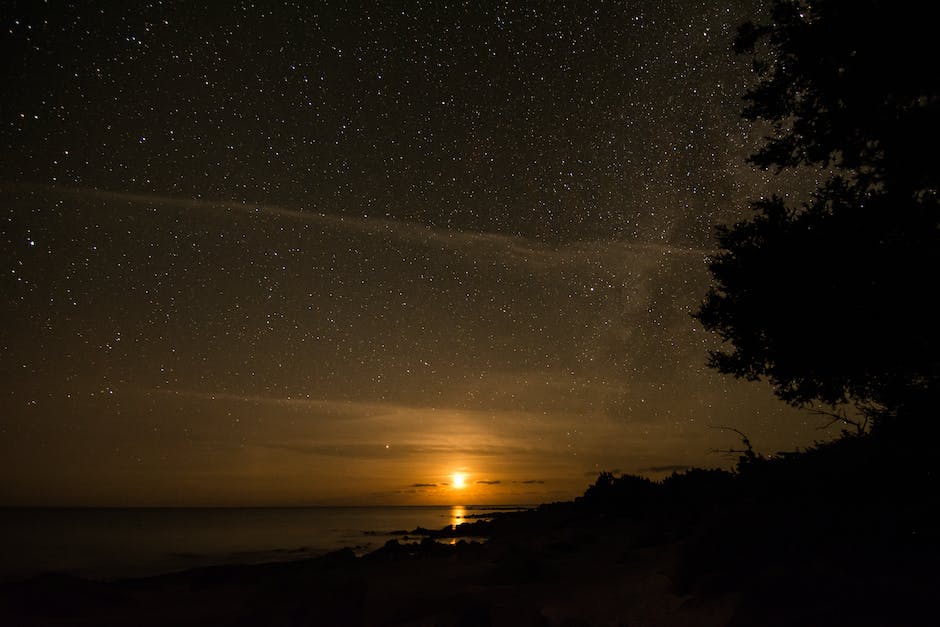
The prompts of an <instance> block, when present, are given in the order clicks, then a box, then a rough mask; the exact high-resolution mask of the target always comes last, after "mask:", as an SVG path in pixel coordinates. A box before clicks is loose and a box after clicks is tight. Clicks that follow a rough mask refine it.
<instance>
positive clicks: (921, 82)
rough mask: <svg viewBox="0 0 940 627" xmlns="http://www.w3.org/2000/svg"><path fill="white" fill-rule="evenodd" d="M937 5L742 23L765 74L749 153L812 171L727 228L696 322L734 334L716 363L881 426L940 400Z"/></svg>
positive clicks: (821, 0)
mask: <svg viewBox="0 0 940 627" xmlns="http://www.w3.org/2000/svg"><path fill="white" fill-rule="evenodd" d="M929 6H930V5H929V3H919V2H913V1H898V0H815V1H813V2H808V1H798V0H775V1H774V2H773V4H772V7H771V16H770V21H769V22H768V23H766V24H753V23H747V24H744V25H743V26H741V27H740V29H739V31H738V37H737V40H736V42H735V48H736V51H737V52H738V53H742V54H749V55H751V56H752V58H753V67H754V71H755V73H756V75H757V79H758V80H757V83H756V85H755V86H754V87H753V88H752V89H751V90H750V91H748V92H747V94H746V95H745V101H746V106H745V109H744V113H743V115H744V117H745V118H746V119H748V120H752V121H763V123H765V124H768V126H769V129H770V134H769V136H768V137H766V138H765V141H764V143H763V146H762V147H761V148H760V149H759V150H758V152H757V153H756V154H754V155H752V156H751V158H750V161H751V162H752V163H753V164H755V165H757V166H759V167H761V168H764V169H769V168H775V169H776V170H777V171H779V170H781V169H785V168H806V171H807V172H811V173H813V175H814V176H818V177H820V179H821V181H822V182H821V183H819V184H818V186H817V187H816V189H815V191H814V192H813V193H812V195H811V196H810V199H809V200H808V201H806V202H804V203H802V204H800V205H799V206H791V205H788V203H787V202H786V201H785V200H784V199H782V198H779V197H776V196H772V197H769V198H763V199H760V200H758V201H755V202H753V203H752V208H753V211H754V214H753V215H752V217H751V218H750V219H749V220H746V221H743V222H740V223H738V224H735V225H734V226H732V227H719V230H718V240H719V244H720V247H721V249H722V250H721V253H720V254H719V255H718V256H717V257H716V258H715V259H714V260H713V262H712V264H711V265H710V269H711V272H712V276H713V279H714V282H713V286H712V288H711V290H710V291H709V293H708V295H707V296H706V298H705V301H704V303H703V304H702V305H701V307H700V309H699V311H698V312H697V314H696V316H697V317H698V318H699V319H700V320H701V321H702V323H703V324H704V325H705V327H706V328H708V329H711V330H714V331H717V332H718V334H719V335H720V337H721V338H722V339H723V340H724V341H725V344H724V346H723V349H722V350H718V351H714V352H712V354H711V356H710V361H709V363H710V365H711V366H713V367H714V368H717V369H718V370H719V371H721V372H724V373H729V374H733V375H735V376H737V377H740V378H745V379H752V380H757V379H766V380H769V381H770V382H771V383H772V384H773V385H774V387H775V392H776V394H777V395H778V396H779V397H780V398H781V399H783V400H784V401H786V402H788V403H790V404H793V405H797V406H804V405H812V404H818V403H824V404H826V405H829V406H838V405H841V404H845V403H851V404H854V405H855V406H857V407H859V408H860V409H861V410H862V411H863V412H865V413H866V415H868V416H869V417H872V418H873V419H874V420H873V426H874V428H875V429H876V430H877V429H879V428H883V427H887V426H888V425H892V424H895V425H897V424H904V423H905V422H906V420H901V418H904V419H917V420H921V419H922V418H923V417H926V412H927V411H931V409H930V408H936V407H937V406H938V405H937V398H938V378H940V365H938V364H940V360H938V357H940V341H938V338H940V335H938V329H940V323H938V320H940V316H938V312H937V307H936V305H935V304H934V301H935V300H936V297H937V295H938V281H937V273H938V270H940V210H938V198H937V192H938V187H940V185H938V176H940V157H938V155H940V146H938V140H940V119H938V105H940V89H938V82H940V81H938V77H940V72H937V71H936V63H935V61H936V56H937V55H936V41H935V37H936V34H935V31H936V26H935V22H934V21H933V20H932V19H931V18H930V16H929Z"/></svg>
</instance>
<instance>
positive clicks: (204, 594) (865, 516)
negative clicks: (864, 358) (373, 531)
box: [0, 437, 940, 627]
mask: <svg viewBox="0 0 940 627" xmlns="http://www.w3.org/2000/svg"><path fill="white" fill-rule="evenodd" d="M915 448H916V450H921V448H922V447H915ZM932 459H933V456H932V455H930V454H929V453H924V452H920V453H918V452H916V451H915V449H909V448H907V447H905V446H902V445H900V444H897V443H895V444H890V445H888V444H885V443H884V442H879V441H875V440H872V439H871V438H870V437H846V438H843V439H841V440H838V441H836V442H834V443H830V444H827V445H822V446H819V447H816V448H814V449H811V450H809V451H804V452H802V453H798V454H790V455H781V456H777V457H774V458H772V459H765V458H761V457H758V456H755V455H753V454H750V453H748V454H746V455H743V456H742V459H741V463H740V464H739V466H738V469H737V471H736V472H735V473H729V472H725V471H718V470H691V471H688V472H685V473H681V474H676V475H673V476H672V477H670V478H668V479H666V480H664V481H662V482H658V483H654V482H650V481H648V480H646V479H643V478H640V477H634V476H629V475H626V476H621V477H616V476H614V475H611V474H606V473H605V474H602V475H601V476H600V477H599V478H598V480H597V482H596V483H595V484H594V485H592V486H591V487H590V488H588V490H587V492H586V493H585V494H584V496H582V497H579V498H578V499H576V500H575V501H574V502H570V503H555V504H550V505H544V506H541V507H540V508H538V509H537V510H532V511H526V512H514V513H504V514H500V515H497V516H496V518H494V519H493V520H491V521H482V520H481V521H477V522H474V523H468V524H465V525H461V526H460V527H459V528H458V529H456V530H450V529H444V530H439V531H430V532H425V531H424V530H416V531H418V532H419V533H422V534H424V536H425V537H424V538H423V539H422V540H421V541H420V542H412V541H410V540H408V539H405V538H401V539H392V540H389V542H388V543H387V544H386V545H385V547H384V548H382V549H380V550H378V551H376V552H373V553H371V554H369V555H366V556H363V557H356V556H355V555H354V553H353V552H352V551H351V550H343V551H338V552H336V553H332V554H329V555H326V556H323V557H320V558H316V559H310V560H304V561H297V562H290V563H277V564H262V565H254V566H224V567H215V568H206V569H200V570H194V571H188V572H184V573H178V574H172V575H164V576H159V577H152V578H146V579H137V580H122V581H115V582H107V583H99V582H89V581H83V580H79V579H74V578H69V577H65V576H57V575H46V576H43V577H38V578H34V579H31V580H28V581H25V582H20V583H14V584H7V585H4V586H3V587H2V588H0V624H3V625H23V626H27V625H89V626H90V625H161V626H162V625H453V626H458V625H462V626H470V625H559V626H577V625H596V626H600V625H612V626H620V625H644V626H657V625H696V626H706V627H707V626H709V625H716V626H717V625H732V626H743V625H801V626H802V627H808V626H813V625H820V626H822V625H827V626H831V625H871V626H875V625H877V626H887V625H935V624H937V608H936V602H935V600H934V599H935V597H936V594H937V590H938V583H940V576H938V570H937V567H936V564H937V558H938V556H940V551H938V537H940V534H938V522H937V519H936V517H935V514H933V512H934V511H937V505H938V503H937V500H938V497H937V495H936V492H937V490H935V489H934V487H935V483H936V480H935V475H934V471H933V468H932ZM413 535H416V534H414V533H411V534H409V536H408V538H411V537H412V536H413ZM461 536H466V537H478V536H483V537H487V538H488V539H489V540H488V541H487V542H485V543H477V542H469V541H466V540H463V539H460V537H461ZM444 539H451V540H454V539H456V540H457V542H456V544H454V545H446V544H441V543H440V542H439V541H440V540H444ZM435 540H438V541H435Z"/></svg>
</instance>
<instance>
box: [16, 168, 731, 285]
mask: <svg viewBox="0 0 940 627" xmlns="http://www.w3.org/2000/svg"><path fill="white" fill-rule="evenodd" d="M20 186H21V187H25V188H33V189H36V188H38V189H43V190H45V191H50V192H53V193H57V194H61V195H65V196H73V197H77V198H92V199H97V200H103V201H117V202H125V203H130V204H139V205H149V206H164V207H174V208H179V209H191V210H194V211H203V212H212V213H218V214H222V215H226V214H231V213H238V214H244V215H249V216H251V215H268V216H275V217H279V218H283V219H288V220H292V221H298V222H303V223H307V224H313V225H317V226H321V227H329V228H334V229H341V230H344V231H350V232H355V233H361V234H364V235H368V236H376V235H384V236H386V237H388V238H391V239H396V240H398V241H403V242H407V243H410V244H418V245H422V246H434V247H435V248H439V249H445V250H451V251H454V252H457V253H460V254H466V255H469V256H472V257H474V258H478V257H481V256H485V257H486V258H493V257H500V258H502V259H503V261H510V262H514V263H516V264H517V265H522V266H529V267H535V268H541V269H547V268H554V267H557V266H558V264H559V263H562V262H567V263H568V264H582V265H583V264H585V263H587V264H592V263H594V262H595V261H596V259H597V258H599V257H603V258H606V259H608V260H609V261H611V262H614V263H616V262H620V261H627V260H631V259H635V258H636V257H637V255H642V256H648V255H650V254H653V255H658V256H675V255H681V256H686V255H690V256H694V257H709V256H712V255H715V254H717V253H718V252H719V251H717V250H715V249H706V248H696V247H688V246H673V245H670V244H664V243H661V242H641V241H632V242H630V241H613V240H606V241H603V240H601V241H578V242H573V243H570V244H566V245H562V246H549V245H547V244H544V243H542V242H539V241H536V240H533V239H529V238H525V237H519V236H513V235H503V234H501V233H488V232H475V231H453V230H446V229H440V228H434V227H430V226H426V225H423V224H419V223H415V222H405V221H400V220H389V219H387V218H374V217H371V218H370V217H363V216H347V215H340V214H331V213H324V212H318V211H313V210H305V209H291V208H287V207H280V206H277V205H270V204H254V203H252V204H249V203H240V202H218V201H207V200H197V199H193V198H181V197H177V196H160V195H155V194H132V193H126V192H113V191H108V190H101V189H85V188H70V187H59V186H48V185H27V184H20Z"/></svg>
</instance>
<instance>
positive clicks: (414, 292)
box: [0, 0, 825, 506]
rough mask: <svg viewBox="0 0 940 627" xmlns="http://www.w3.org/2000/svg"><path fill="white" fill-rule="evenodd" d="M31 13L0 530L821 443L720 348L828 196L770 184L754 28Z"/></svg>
mask: <svg viewBox="0 0 940 627" xmlns="http://www.w3.org/2000/svg"><path fill="white" fill-rule="evenodd" d="M0 7H2V8H0V17H2V35H0V37H2V39H3V49H4V50H5V51H6V52H5V53H4V55H3V56H4V63H3V71H4V78H3V87H2V89H3V97H2V99H0V116H2V126H0V151H2V155H3V156H2V159H0V198H2V205H0V212H2V213H0V216H2V236H0V258H2V268H0V270H2V274H0V281H2V294H0V299H2V300H0V307H2V309H0V313H2V322H3V324H2V328H0V353H2V360H0V369H2V376H0V473H2V475H3V477H4V480H3V481H2V482H0V504H5V505H113V506H123V505H300V504H346V503H349V504H367V503H375V504H428V503H436V504H452V503H536V502H542V501H550V500H560V499H568V498H572V497H573V496H575V495H577V494H579V493H581V492H582V491H583V490H584V488H585V487H586V486H587V485H588V484H589V483H590V482H591V481H592V480H593V477H594V476H596V474H597V472H599V471H601V470H615V471H620V472H634V473H641V474H646V475H649V476H652V477H659V476H663V475H664V474H668V473H669V472H671V471H672V470H673V469H675V468H681V467H685V466H689V465H705V466H724V467H728V466H729V465H730V464H731V463H732V461H733V460H731V459H728V458H725V457H722V456H721V455H718V454H715V453H714V452H712V449H715V448H727V447H734V446H736V445H739V442H737V441H736V439H735V438H736V436H734V435H733V434H729V433H727V432H722V431H720V430H716V429H714V428H712V427H713V426H715V425H731V426H735V427H737V428H739V429H742V430H744V431H746V432H747V433H748V435H750V436H751V439H752V440H753V442H754V444H755V447H757V448H758V449H760V450H763V451H765V452H773V451H775V450H781V449H792V448H793V447H795V446H799V445H803V444H806V443H809V442H811V441H812V440H814V439H819V438H821V437H824V435H825V433H824V432H820V431H818V430H817V427H818V426H819V425H820V424H821V423H820V421H819V420H818V419H816V418H814V417H812V416H809V415H808V414H807V413H806V412H800V411H797V410H793V409H790V408H787V407H785V406H783V405H782V404H781V403H780V402H779V401H777V400H775V399H774V398H773V396H772V394H771V391H770V389H769V388H768V387H767V386H765V385H763V384H758V383H742V382H737V381H734V380H733V379H729V378H727V377H722V376H720V375H718V374H716V373H713V372H711V371H709V370H708V369H707V368H706V367H705V365H704V364H705V360H706V358H707V350H708V349H709V348H713V347H715V346H716V345H717V344H716V339H715V338H714V337H712V336H711V335H709V334H707V333H705V332H703V331H702V330H701V329H700V328H697V326H696V322H695V321H694V320H693V319H692V318H691V316H690V314H691V313H692V312H693V311H695V309H696V308H697V306H698V303H699V301H700V300H701V298H702V296H703V295H704V292H705V289H706V288H707V285H708V281H709V275H708V271H707V263H708V259H709V257H710V256H711V255H714V254H715V250H714V242H713V238H712V236H713V225H714V224H715V223H719V222H729V221H733V220H737V219H741V218H742V217H745V216H746V214H747V208H746V206H747V200H748V199H749V198H754V197H757V196H760V195H761V194H766V193H769V191H772V190H773V191H778V192H780V193H784V194H797V193H798V190H799V188H800V183H799V180H797V179H796V178H795V177H792V178H790V179H787V178H786V177H785V176H777V175H773V174H772V173H765V172H760V171H756V170H754V169H753V168H752V167H750V166H748V165H747V164H746V163H745V162H744V158H745V157H746V156H747V155H748V154H749V153H750V152H752V151H753V150H754V148H755V147H756V146H757V145H759V141H760V137H761V129H757V128H754V127H752V126H751V125H749V124H747V123H745V122H743V121H741V120H740V118H739V112H740V109H741V104H742V103H741V99H740V97H741V94H742V93H743V91H744V90H745V89H746V87H747V85H748V84H750V83H749V81H750V80H752V77H751V72H750V67H749V63H748V61H747V60H746V59H739V58H735V57H734V55H733V54H732V53H731V51H730V42H731V38H732V37H733V33H734V30H735V28H736V25H737V24H738V23H740V22H742V21H744V20H746V19H754V18H756V17H759V16H760V15H761V11H762V10H763V7H762V3H761V2H760V1H759V0H729V1H727V2H712V1H710V0H707V1H706V0H701V1H697V0H663V1H656V2H653V1H651V0H649V1H648V0H633V1H624V2H583V3H580V2H579V3H540V2H533V3H522V2H519V3H515V2H502V3H489V2H483V3H453V2H445V1H440V2H438V1H432V2H407V3H406V2H380V3H374V4H373V3H353V2H334V1H330V2H324V3H266V2H253V3H248V2H232V3H221V2H219V3H212V2H209V3H195V2H192V3H191V2H150V3H143V2H139V3H138V2H134V3H65V2H23V3H4V4H3V5H0ZM454 473H462V474H463V475H465V482H466V486H465V487H464V488H462V489H461V488H458V487H457V486H455V485H454Z"/></svg>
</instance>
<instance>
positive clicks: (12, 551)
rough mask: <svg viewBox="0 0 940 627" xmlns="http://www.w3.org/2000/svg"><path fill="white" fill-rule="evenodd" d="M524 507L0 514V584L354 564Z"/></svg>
mask: <svg viewBox="0 0 940 627" xmlns="http://www.w3.org/2000/svg"><path fill="white" fill-rule="evenodd" d="M527 507H528V506H526V505H519V506H505V505H502V506H487V505H478V506H463V505H455V506H399V507H395V506H382V507H258V508H130V509H125V508H120V509H111V508H42V509H21V508H15V509H0V581H2V582H8V581H16V580H22V579H27V578H30V577H34V576H37V575H41V574H44V573H59V574H67V575H72V576H76V577H82V578H85V579H92V580H102V581H106V580H113V579H120V578H133V577H146V576H151V575H158V574H164V573H170V572H176V571H182V570H188V569H192V568H199V567H204V566H215V565H225V564H254V563H262V562H274V561H289V560H296V559H304V558H310V557H316V556H319V555H323V554H325V553H328V552H330V551H335V550H338V549H340V548H344V547H350V548H352V549H353V550H354V551H355V552H356V553H357V554H360V555H361V554H364V553H368V552H369V551H372V550H375V549H377V548H379V547H381V546H382V545H383V544H385V543H386V542H387V541H388V540H389V539H391V538H401V535H400V534H396V533H394V532H401V531H406V532H407V531H412V530H414V529H415V528H417V527H423V528H425V529H441V528H442V527H444V526H446V525H459V524H462V523H464V522H468V521H470V520H474V519H477V518H486V517H487V514H488V513H491V512H494V511H506V510H519V509H526V508H527Z"/></svg>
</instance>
